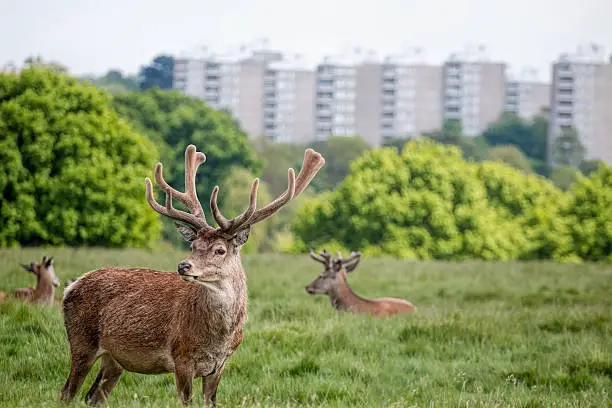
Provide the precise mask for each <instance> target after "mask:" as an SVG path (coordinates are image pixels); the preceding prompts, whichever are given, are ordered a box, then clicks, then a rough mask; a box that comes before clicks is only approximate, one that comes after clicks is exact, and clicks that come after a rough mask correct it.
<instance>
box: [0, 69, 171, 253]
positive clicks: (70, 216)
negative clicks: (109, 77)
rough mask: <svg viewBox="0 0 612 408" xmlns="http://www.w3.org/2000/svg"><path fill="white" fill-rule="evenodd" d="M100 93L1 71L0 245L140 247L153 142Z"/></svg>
mask: <svg viewBox="0 0 612 408" xmlns="http://www.w3.org/2000/svg"><path fill="white" fill-rule="evenodd" d="M109 102H110V101H109V98H108V96H107V94H106V93H104V92H102V91H100V90H99V89H97V88H95V87H94V86H92V85H90V84H83V83H79V82H77V80H76V79H74V78H70V77H68V76H66V75H64V74H61V73H58V72H57V71H55V70H54V69H52V68H48V67H40V66H38V65H36V66H33V67H30V68H26V69H24V70H23V71H21V73H20V74H19V75H14V74H11V75H2V74H0V135H2V137H1V138H0V195H1V196H2V201H0V246H2V247H6V246H17V245H95V246H111V247H125V246H133V247H137V246H148V245H151V244H152V243H153V242H154V240H155V239H156V238H157V237H158V236H159V232H160V224H159V222H158V218H157V215H156V214H155V213H154V212H153V211H152V210H151V209H150V208H149V206H148V204H147V202H146V200H145V199H144V187H145V186H144V178H145V177H146V176H151V174H152V170H153V166H154V164H155V161H156V159H157V151H156V149H155V146H154V145H153V144H151V143H150V142H149V141H148V140H147V139H145V138H144V137H142V136H140V135H139V134H137V133H135V132H134V131H133V130H132V129H131V128H130V126H129V125H128V124H127V123H126V122H125V121H124V120H122V119H121V118H120V117H119V116H118V115H117V114H116V113H115V112H114V111H113V110H112V109H111V108H110V106H109Z"/></svg>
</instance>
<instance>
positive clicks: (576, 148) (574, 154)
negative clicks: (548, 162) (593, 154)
mask: <svg viewBox="0 0 612 408" xmlns="http://www.w3.org/2000/svg"><path fill="white" fill-rule="evenodd" d="M585 152H586V151H585V148H584V146H582V144H581V143H580V138H579V137H578V132H577V131H576V129H574V128H573V127H563V128H562V129H561V134H560V135H559V136H557V137H556V138H555V140H554V141H553V145H552V156H553V161H554V163H555V164H556V165H559V166H569V167H574V168H578V167H579V166H580V164H581V163H582V162H583V161H584V156H585Z"/></svg>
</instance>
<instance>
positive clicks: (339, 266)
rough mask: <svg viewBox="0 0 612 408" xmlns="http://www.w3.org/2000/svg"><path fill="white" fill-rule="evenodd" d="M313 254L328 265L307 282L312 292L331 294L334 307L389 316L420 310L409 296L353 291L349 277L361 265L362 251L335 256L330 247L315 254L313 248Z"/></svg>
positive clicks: (318, 260)
mask: <svg viewBox="0 0 612 408" xmlns="http://www.w3.org/2000/svg"><path fill="white" fill-rule="evenodd" d="M310 257H311V258H312V259H314V260H315V261H317V262H320V263H322V264H323V265H324V266H325V269H324V270H323V272H322V273H321V274H320V275H319V277H318V278H317V279H315V280H313V281H312V282H310V283H309V284H308V285H307V286H306V292H308V293H309V294H311V295H313V294H324V295H327V296H329V300H330V301H331V304H332V306H333V307H334V308H336V309H337V310H340V311H348V312H353V313H364V314H368V315H370V316H376V317H387V316H391V315H394V314H400V313H409V312H413V311H415V310H416V307H415V306H414V305H413V304H412V303H410V302H407V301H405V300H402V299H395V298H380V299H373V300H369V299H364V298H362V297H359V296H358V295H357V294H355V292H353V291H352V290H351V288H350V286H349V284H348V281H347V273H350V272H352V271H354V270H355V268H357V265H358V264H359V261H360V260H361V253H359V252H353V253H351V255H350V256H349V257H348V258H346V259H342V256H341V255H340V253H339V252H338V257H337V258H336V259H332V256H331V254H330V253H329V252H327V251H326V250H323V252H321V253H320V254H315V253H314V252H313V251H312V250H310Z"/></svg>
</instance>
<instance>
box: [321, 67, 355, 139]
mask: <svg viewBox="0 0 612 408" xmlns="http://www.w3.org/2000/svg"><path fill="white" fill-rule="evenodd" d="M357 65H358V62H357V61H355V60H354V58H351V56H328V57H325V58H324V60H323V62H322V63H321V64H319V66H317V68H316V74H315V78H316V84H315V126H314V139H315V140H325V139H326V138H327V137H328V136H330V135H336V136H355V135H356V133H357V123H356V112H355V110H356V103H357V101H356V99H357V89H356V87H357Z"/></svg>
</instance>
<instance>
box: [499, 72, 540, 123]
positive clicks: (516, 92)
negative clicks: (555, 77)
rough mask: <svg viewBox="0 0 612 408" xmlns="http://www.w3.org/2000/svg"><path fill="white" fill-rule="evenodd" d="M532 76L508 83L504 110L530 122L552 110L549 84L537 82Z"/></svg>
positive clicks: (509, 80) (510, 80) (511, 80)
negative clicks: (544, 111)
mask: <svg viewBox="0 0 612 408" xmlns="http://www.w3.org/2000/svg"><path fill="white" fill-rule="evenodd" d="M534 76H535V72H533V74H532V75H529V76H526V75H523V78H518V79H508V81H507V82H506V102H505V106H504V110H505V111H506V112H513V113H515V114H516V115H518V116H520V117H521V118H523V119H526V120H530V119H532V118H533V117H534V116H536V115H538V114H540V113H541V112H542V111H543V110H545V109H549V108H550V92H551V86H550V84H549V83H545V82H539V81H537V80H535V79H534V78H530V77H534Z"/></svg>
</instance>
